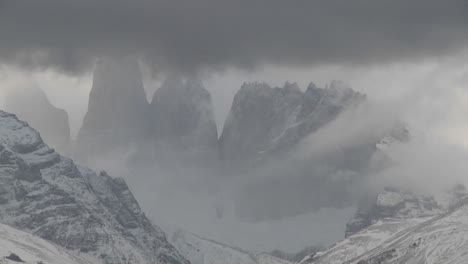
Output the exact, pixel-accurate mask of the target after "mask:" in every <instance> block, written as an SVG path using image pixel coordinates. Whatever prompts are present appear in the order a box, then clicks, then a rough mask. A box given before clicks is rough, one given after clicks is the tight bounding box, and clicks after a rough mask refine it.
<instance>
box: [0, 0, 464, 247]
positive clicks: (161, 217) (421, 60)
mask: <svg viewBox="0 0 468 264" xmlns="http://www.w3.org/2000/svg"><path fill="white" fill-rule="evenodd" d="M466 17H468V14H467V6H466V3H465V1H457V0H454V1H444V2H443V3H442V2H441V1H412V2H411V3H408V2H407V1H384V2H383V3H380V4H376V3H371V2H370V1H360V0H358V1H352V2H350V3H338V2H337V1H316V2H313V3H312V2H300V3H298V4H297V6H291V5H289V4H288V3H286V2H284V1H268V3H267V1H257V2H255V3H251V2H248V1H239V2H226V1H211V0H203V1H197V2H193V3H192V2H190V3H181V2H178V1H156V2H149V1H140V0H138V1H135V2H134V3H130V2H128V3H127V2H126V1H100V2H99V3H96V2H91V1H80V2H79V3H78V2H76V3H72V2H69V1H68V2H63V3H62V2H60V3H59V2H58V1H51V0H47V1H42V2H41V3H32V2H31V3H19V2H15V1H8V0H7V1H1V0H0V36H1V38H2V42H1V43H0V109H2V110H3V109H5V110H6V111H11V112H13V113H15V114H17V115H18V116H19V117H20V118H21V119H24V120H26V121H27V122H28V123H30V125H32V126H33V127H34V128H36V129H38V130H39V132H40V133H41V135H42V137H43V138H44V139H45V140H46V142H47V143H48V144H49V145H51V147H54V148H55V149H57V150H58V151H59V152H61V153H63V154H66V155H68V156H71V157H72V158H73V159H74V160H75V161H76V162H77V163H79V164H83V165H86V166H89V167H91V168H92V169H94V170H96V171H101V170H105V171H107V172H108V173H109V174H111V175H112V176H116V177H122V178H124V179H125V180H126V182H127V184H128V185H129V186H130V189H131V191H132V193H133V195H134V196H135V197H136V198H137V200H138V202H139V203H140V204H141V206H142V207H143V209H144V211H145V213H146V215H147V216H148V217H149V218H150V219H151V220H152V221H153V222H154V223H156V224H157V225H160V226H161V227H162V228H163V230H164V231H166V232H167V233H168V234H169V236H170V234H173V233H175V232H176V231H177V230H178V229H184V230H188V231H190V232H193V233H196V234H199V235H201V236H203V237H206V238H209V239H213V240H216V241H219V242H221V243H226V244H228V245H230V246H235V247H239V248H243V249H245V250H249V251H265V252H270V251H272V250H275V249H280V250H283V251H287V252H297V251H299V250H301V249H303V248H305V247H308V246H316V245H319V246H329V245H331V244H333V243H335V242H337V241H339V240H340V239H342V238H343V236H344V229H345V226H346V223H347V222H348V220H350V219H351V218H352V217H353V215H354V214H355V212H356V206H357V203H358V201H359V199H360V198H361V197H363V196H365V195H367V194H369V193H375V192H379V191H382V190H383V189H384V188H386V187H389V186H391V187H398V188H401V189H405V190H411V191H412V192H415V193H418V194H419V193H420V194H428V195H435V194H440V193H443V192H445V191H447V190H448V189H450V188H451V187H453V186H454V185H455V184H458V183H462V184H468V183H467V181H468V177H467V175H468V165H467V163H466V160H467V159H468V137H467V135H468V118H467V117H468V90H467V84H468V63H467V59H468V53H467V46H466V42H467V38H468V32H467V28H468V27H467V23H466V22H467V20H466ZM65 18H66V19H65ZM84 18H86V19H84ZM123 18H125V19H123ZM395 18H398V19H395ZM122 54H124V55H122ZM124 56H128V57H131V58H133V59H135V61H138V63H135V65H133V66H132V67H136V68H139V69H137V71H141V72H133V71H134V70H135V68H132V67H130V68H129V69H128V71H125V70H122V71H120V72H119V74H116V75H112V76H111V77H109V76H105V77H106V78H109V79H112V78H116V79H117V81H115V80H114V82H113V81H109V82H107V80H104V81H102V79H101V81H102V82H105V83H106V85H105V86H108V87H107V88H109V89H107V90H102V91H104V92H102V93H101V94H100V95H101V97H99V98H98V99H96V98H97V97H94V98H93V92H92V91H93V89H98V88H94V86H99V85H97V83H99V82H98V81H96V79H95V78H94V76H93V75H94V74H95V73H94V71H95V70H96V65H99V61H100V60H102V58H112V57H118V58H120V59H121V57H124ZM118 64H119V62H117V63H116V65H118ZM122 68H125V67H124V66H122ZM119 70H121V69H119ZM126 74H128V75H126ZM130 75H131V76H130ZM129 76H130V77H129ZM135 76H136V77H135ZM170 76H182V77H181V78H182V79H183V81H180V82H179V81H174V82H173V83H176V84H177V85H173V84H171V83H170V82H168V83H169V84H171V85H172V86H171V85H169V84H167V83H166V81H167V80H168V79H169V80H170V78H169V77H170ZM93 78H94V79H93ZM119 78H121V79H119ZM188 80H190V81H188ZM193 80H195V81H193ZM334 80H340V81H342V82H343V83H344V84H346V86H349V87H351V88H352V89H353V90H354V91H355V92H358V93H359V94H362V95H363V96H365V101H364V102H363V103H359V104H351V106H348V105H344V104H343V105H344V106H343V107H342V108H341V105H339V106H340V107H339V111H337V112H336V113H335V112H333V111H334V110H335V109H334V108H332V110H330V112H331V114H330V117H328V116H327V118H324V119H326V122H325V121H324V122H319V125H317V127H316V128H315V127H314V129H313V130H310V131H308V133H306V134H305V135H304V136H302V135H301V138H300V139H299V140H298V141H297V142H296V143H294V144H291V146H288V148H287V149H286V150H284V151H281V152H280V153H279V154H278V153H273V151H272V153H273V154H271V155H270V153H268V151H269V149H268V148H267V149H260V150H258V153H255V155H253V156H247V155H246V158H245V159H246V160H247V161H246V162H245V163H236V162H237V161H234V160H229V159H226V158H220V157H215V158H212V157H210V158H206V159H203V162H199V161H198V160H197V161H194V160H195V159H194V158H193V157H192V158H190V155H186V154H187V153H185V152H184V151H185V149H184V150H182V151H180V150H179V149H178V147H180V146H179V144H178V143H180V142H184V143H186V142H189V143H188V144H189V145H190V144H194V145H196V144H195V143H199V142H201V140H197V139H199V138H197V137H196V136H193V135H192V134H190V133H191V132H192V130H193V131H196V133H195V132H194V134H195V135H198V134H197V133H199V132H200V131H203V129H201V128H200V125H197V124H195V125H193V126H190V129H186V127H188V126H185V125H186V123H191V121H193V120H195V119H197V115H192V112H196V111H198V110H200V109H199V108H197V107H192V105H191V103H192V101H190V100H192V99H193V98H196V100H200V101H202V102H203V107H201V108H203V111H205V110H206V112H208V113H207V114H206V116H204V117H207V116H208V117H209V120H205V121H206V122H205V123H203V124H206V123H210V124H213V123H214V126H215V130H216V132H217V135H218V138H217V139H215V141H216V140H218V142H216V144H218V145H216V146H215V147H214V149H215V150H214V152H215V153H218V151H222V150H220V149H221V148H220V147H219V140H220V139H219V136H221V135H222V133H223V131H224V129H226V127H225V124H226V123H227V122H229V119H228V117H229V116H230V115H233V114H232V113H231V112H232V107H233V103H234V98H235V96H236V95H237V94H238V93H239V91H240V90H242V88H241V87H244V85H246V84H247V88H248V87H249V86H248V85H249V84H251V85H252V83H256V82H259V83H262V85H263V83H265V86H269V88H271V89H270V90H275V89H277V90H278V89H279V90H280V91H281V93H284V94H286V95H285V96H284V98H287V97H288V96H291V97H294V96H296V94H300V96H298V97H300V98H301V100H303V98H306V97H307V96H308V95H306V93H307V90H308V88H309V87H311V85H310V83H311V82H312V83H313V84H314V85H315V86H317V88H319V89H322V88H323V90H326V89H328V88H330V86H331V82H332V81H334ZM102 82H101V83H102ZM289 82H291V83H297V87H298V91H293V92H291V91H289V90H288V89H289V88H290V87H289V88H288V87H287V85H285V83H289ZM134 83H138V85H134ZM187 83H188V84H187ZM165 86H167V87H165ZM179 86H180V87H179ZM252 86H255V85H252ZM187 87H188V88H187ZM194 87H195V88H194ZM181 88H183V89H192V90H190V92H186V91H185V90H183V89H182V92H180V91H177V92H174V94H177V96H175V98H172V97H171V96H172V94H171V93H170V92H172V91H175V89H181ZM136 89H139V90H138V94H136V92H135V90H136ZM164 89H167V90H166V91H165V94H162V95H161V93H160V94H158V93H157V91H162V90H164ZM197 89H198V90H197ZM251 89H252V91H257V90H256V89H258V90H261V88H258V87H253V88H252V87H251ZM291 89H292V88H291ZM294 89H295V88H294ZM118 90H121V91H123V92H122V93H118ZM205 90H206V91H205ZM266 90H268V89H266ZM270 90H268V91H270ZM37 91H43V93H42V92H38V93H40V95H38V93H36V92H37ZM143 91H144V92H143ZM262 91H263V90H262ZM124 93H126V95H125V96H122V94H124ZM168 93H169V94H171V95H170V96H166V97H164V95H167V94H168ZM258 94H259V95H260V96H259V97H258V98H260V99H258V98H254V99H255V100H259V101H260V102H261V103H265V102H264V101H262V100H263V99H265V98H267V99H265V101H266V103H265V105H260V106H258V107H255V106H256V104H255V103H257V101H252V102H253V103H252V102H250V101H246V102H247V103H245V104H242V102H241V104H240V105H241V106H245V107H252V105H253V107H252V108H251V109H250V112H249V113H248V114H252V116H255V114H256V112H255V111H258V112H260V114H259V116H261V117H266V118H265V119H267V118H268V117H271V116H274V115H275V114H276V115H278V116H280V115H279V114H278V113H282V112H280V111H279V112H278V113H277V112H273V114H270V113H267V114H265V115H262V114H263V112H262V110H263V109H269V108H268V107H270V106H271V105H275V103H277V101H278V100H283V99H284V98H283V97H279V98H280V99H278V98H274V99H272V100H271V101H268V100H270V97H269V96H270V95H269V94H268V92H265V94H266V95H265V94H263V93H262V92H259V93H258ZM258 94H254V95H258ZM291 94H292V95H291ZM247 95H249V96H250V94H247ZM90 96H91V97H92V98H90ZM158 96H161V97H162V98H164V99H161V100H160V102H159V104H158V100H157V99H158V98H159V97H158ZM185 96H186V97H187V98H189V99H187V100H186V101H183V103H180V102H179V101H178V100H177V99H180V98H184V100H185V99H186V98H185ZM191 96H192V97H191ZM39 97H40V98H43V100H39V99H38V98H39ZM133 97H135V98H136V97H138V98H137V99H135V100H132V101H133V102H138V103H136V104H134V103H131V102H130V101H131V100H130V99H129V98H133ZM245 97H246V98H247V97H248V96H245ZM272 97H273V96H272ZM18 98H21V100H19V99H18ZM44 98H45V99H44ZM109 98H110V99H109ZM200 98H202V99H200ZM249 98H250V97H249ZM307 98H308V97H307ZM337 98H339V96H337ZM16 99H18V100H16ZM117 99H118V100H117ZM166 99H167V101H165V100H166ZM171 99H174V100H173V101H171ZM244 99H245V98H244ZM308 99H310V98H308ZM308 99H307V100H308ZM334 99H336V98H334ZM92 100H94V101H92ZM106 100H109V101H106ZM246 100H247V99H246ZM284 100H286V99H284ZM304 100H306V99H304ZM39 101H40V103H39V106H37V108H36V103H38V102H39ZM298 101H300V100H298ZM312 101H313V100H312V99H311V102H312ZM331 101H332V102H331V103H330V104H331V105H332V106H333V107H334V106H335V105H333V100H331ZM115 102H118V103H115ZM187 102H188V103H187ZM197 102H198V101H197ZM291 102H292V103H291ZM290 103H291V104H293V103H296V101H294V100H291V101H287V103H285V104H284V105H283V104H279V105H280V106H281V107H284V109H283V108H280V109H282V110H284V112H287V108H288V107H289V106H290V105H289V104H290ZM315 103H316V102H315V101H314V102H312V103H310V104H315ZM317 104H318V103H317ZM337 104H340V103H337ZM91 105H93V106H91ZM101 105H105V107H106V109H105V110H106V111H107V112H106V116H105V117H104V118H101V119H99V118H96V119H95V120H93V122H94V124H97V125H96V126H99V125H101V126H102V127H104V128H105V129H108V130H106V132H105V133H103V135H100V136H102V137H101V138H98V139H96V138H93V139H94V140H95V141H94V142H91V144H90V145H91V146H93V147H95V149H93V151H91V150H90V149H89V148H86V146H85V144H82V142H83V141H80V136H79V135H80V133H81V132H82V131H81V132H80V130H82V129H83V127H85V126H86V121H84V120H86V117H85V116H86V115H87V114H90V112H92V111H90V108H94V109H97V108H99V106H101ZM305 105H306V104H305V103H304V104H300V105H297V106H296V105H294V107H296V108H297V109H299V110H298V112H300V110H303V108H304V106H305ZM197 106H199V105H197ZM275 106H276V105H275ZM45 108H47V109H48V110H50V112H47V111H42V109H45ZM205 108H206V109H205ZM273 108H274V107H273ZM155 109H156V110H155ZM161 109H162V110H161ZM174 109H176V110H174ZM178 109H183V111H182V110H181V112H178V111H177V110H178ZM207 109H208V110H207ZM285 109H286V110H285ZM98 110H99V109H98ZM120 110H122V111H121V112H119V111H120ZM124 110H125V111H124ZM211 110H212V112H210V111H211ZM275 110H276V109H275ZM328 110H329V109H328V108H326V109H325V110H323V112H325V113H326V114H329V113H328V112H327V111H328ZM130 111H135V112H136V114H134V113H132V114H129V115H128V116H127V115H126V114H125V113H127V114H128V112H130ZM151 111H153V112H151ZM184 111H185V112H184ZM267 111H268V110H265V112H267ZM51 112H53V113H54V114H55V113H57V112H61V113H62V112H63V113H65V112H66V114H67V117H66V118H65V117H63V118H62V117H56V116H54V114H51ZM98 112H99V111H98ZM156 112H157V114H159V113H164V114H165V115H166V117H167V116H169V117H170V118H169V120H163V119H164V117H161V119H158V120H156V118H155V116H156V114H155V113H156ZM291 112H293V113H295V112H294V111H291ZM323 112H320V114H323ZM115 113H119V115H118V116H117V115H114V114H115ZM141 113H144V114H141ZM180 113H189V114H190V115H189V114H185V115H184V116H182V117H180V116H179V114H180ZM335 114H336V115H335ZM193 116H195V117H193ZM291 116H293V114H291ZM297 116H301V115H300V114H297ZM297 116H293V117H294V118H296V117H297ZM179 117H180V120H179V119H178V118H179ZM158 118H160V117H158ZM281 118H282V117H278V118H271V119H272V120H274V121H278V120H280V119H281ZM328 118H329V119H330V120H328ZM186 119H188V121H187V120H186ZM201 119H202V118H200V120H201ZM286 119H287V118H286ZM128 120H131V121H134V122H130V121H128ZM155 120H156V121H155ZM161 120H162V121H167V122H162V121H161ZM297 120H299V121H304V120H300V118H297ZM297 120H295V121H297ZM104 121H106V122H104ZM107 121H109V122H107ZM257 121H258V122H253V124H255V126H254V125H252V127H253V128H251V129H250V130H249V128H248V129H247V130H248V131H249V132H252V131H253V132H252V133H255V132H256V131H257V126H258V127H260V126H261V125H262V121H264V120H257ZM293 121H294V120H293ZM308 121H310V120H307V119H306V120H305V122H308ZM313 121H315V120H313ZM278 122H279V121H278ZM288 122H289V121H288ZM288 122H286V121H285V124H287V125H288V126H286V125H285V126H284V127H283V126H279V127H280V128H284V131H283V132H287V130H288V129H290V128H291V127H292V128H294V126H295V125H297V124H298V123H299V122H296V123H294V122H292V121H291V122H289V123H288ZM104 123H105V124H104ZM168 123H169V125H167V124H168ZM200 123H202V122H201V121H200ZM116 124H118V125H116ZM129 124H131V125H129ZM140 124H143V125H141V126H148V127H150V128H148V131H149V132H148V131H146V130H145V133H146V132H147V134H145V135H144V136H141V138H138V139H135V137H134V135H133V134H132V132H128V134H130V135H125V136H126V137H122V138H117V139H115V140H114V141H112V140H110V141H111V142H113V144H114V143H115V146H112V148H109V151H107V150H106V151H104V148H102V147H101V145H99V144H98V143H102V142H103V141H105V140H102V139H109V138H112V136H115V135H116V134H119V133H120V132H122V131H124V130H125V129H129V131H130V130H132V129H135V130H136V129H138V128H136V127H137V126H139V125H140ZM161 124H165V125H167V126H172V127H171V128H173V127H174V128H175V129H174V130H170V129H167V131H169V132H167V131H164V132H165V133H166V134H165V135H164V137H162V136H161V138H163V139H161V138H158V139H157V140H156V139H155V138H157V137H158V136H160V135H159V134H158V133H161V132H160V131H159V130H158V125H159V126H162V125H161ZM55 125H61V127H62V128H63V127H66V129H52V128H53V127H54V126H55ZM281 125H283V124H281ZM102 127H100V128H99V129H101V128H102ZM272 127H273V128H271V129H270V130H268V133H270V132H271V135H270V134H268V133H265V138H266V137H269V136H271V137H272V138H274V140H272V142H273V143H275V140H276V138H275V137H274V136H278V137H277V138H280V136H282V135H283V133H279V134H278V135H277V134H275V132H276V131H275V129H277V127H275V126H274V125H272ZM211 128H212V127H210V129H211ZM99 129H96V130H99ZM145 129H146V128H145ZM184 129H185V130H190V131H183V132H187V133H186V134H182V136H180V137H176V136H174V135H175V134H177V133H176V132H180V130H184ZM52 130H53V131H52ZM162 130H164V129H162ZM258 130H260V129H258ZM266 130H267V129H266ZM57 131H58V132H57ZM102 131H103V130H102ZM109 131H110V132H109ZM93 132H95V131H91V133H90V134H91V137H93V136H94V135H92V133H93ZM63 133H64V134H66V138H67V140H68V141H69V142H67V144H62V143H60V142H61V141H63V139H62V138H61V137H63ZM106 133H107V134H106ZM125 133H127V131H125ZM200 133H202V132H200ZM209 133H211V134H210V135H212V134H214V133H213V131H212V130H210V132H209ZM142 134H143V133H142ZM127 136H128V137H127ZM172 136H174V138H175V139H174V138H172ZM192 136H193V137H192ZM239 137H241V136H239ZM298 137H299V136H298ZM193 138H195V139H193ZM200 138H201V137H200ZM112 139H113V138H112ZM234 139H236V138H235V137H234ZM132 140H134V141H132ZM194 142H195V143H194ZM235 143H236V141H235V140H234V144H233V145H236V144H235ZM247 143H252V144H251V145H253V143H255V142H247ZM180 145H183V144H180ZM207 145H209V144H207ZM247 145H248V144H247ZM271 145H272V146H273V144H271ZM82 146H84V147H83V148H82V150H80V152H81V153H79V151H77V149H78V147H82ZM174 146H176V147H174ZM268 147H270V145H268ZM218 148H219V149H218ZM194 149H195V151H193V153H196V154H195V155H194V156H201V154H199V153H198V152H196V151H198V149H196V147H195V148H194ZM95 150H96V151H95ZM99 151H103V153H94V152H99ZM190 151H192V149H189V151H187V152H190ZM191 153H192V152H190V154H191ZM264 153H267V154H265V155H263V154H264ZM257 154H258V155H257ZM220 156H222V155H220Z"/></svg>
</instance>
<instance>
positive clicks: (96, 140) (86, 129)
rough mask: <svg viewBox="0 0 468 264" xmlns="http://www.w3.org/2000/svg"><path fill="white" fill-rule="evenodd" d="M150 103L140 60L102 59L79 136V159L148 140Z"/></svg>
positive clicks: (77, 143) (122, 58)
mask: <svg viewBox="0 0 468 264" xmlns="http://www.w3.org/2000/svg"><path fill="white" fill-rule="evenodd" d="M148 131H149V124H148V101H147V99H146V94H145V90H144V87H143V80H142V76H141V72H140V68H139V64H138V60H137V59H136V58H133V57H120V58H115V57H114V58H103V59H101V60H100V61H99V62H98V63H97V65H96V69H95V72H94V77H93V87H92V89H91V92H90V95H89V105H88V112H87V113H86V116H85V118H84V120H83V126H82V127H81V130H80V131H79V133H78V137H77V142H76V151H77V154H78V156H79V157H80V158H81V157H83V156H93V155H95V154H96V155H102V154H106V153H109V152H111V151H113V150H117V149H120V150H122V149H125V150H128V149H129V148H132V147H135V146H137V145H138V144H141V143H142V142H144V141H145V140H147V139H149V133H148Z"/></svg>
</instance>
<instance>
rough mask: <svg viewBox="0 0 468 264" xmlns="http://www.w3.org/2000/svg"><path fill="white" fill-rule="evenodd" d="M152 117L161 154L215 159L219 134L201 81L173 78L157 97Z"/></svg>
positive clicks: (208, 96) (159, 91)
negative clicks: (168, 153)
mask: <svg viewBox="0 0 468 264" xmlns="http://www.w3.org/2000/svg"><path fill="white" fill-rule="evenodd" d="M151 116H152V122H151V123H152V126H153V132H154V135H153V138H154V141H155V148H156V149H155V150H156V152H157V153H158V152H161V150H164V151H167V152H169V151H174V152H175V153H178V155H180V154H183V156H187V157H190V158H191V159H192V158H199V157H209V158H210V159H211V160H213V159H214V158H215V156H216V154H217V140H218V132H217V127H216V122H215V117H214V112H213V105H212V101H211V95H210V93H209V92H208V91H207V90H206V89H205V87H204V86H203V83H202V81H201V80H200V79H199V78H197V77H195V76H190V77H183V76H181V75H171V76H169V77H168V78H167V79H166V81H165V82H164V83H163V84H162V86H161V87H160V88H159V89H158V90H157V91H156V92H155V94H154V96H153V100H152V102H151Z"/></svg>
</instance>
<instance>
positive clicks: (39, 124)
mask: <svg viewBox="0 0 468 264" xmlns="http://www.w3.org/2000/svg"><path fill="white" fill-rule="evenodd" d="M5 109H6V110H7V111H10V112H13V113H16V114H17V115H18V116H19V117H20V118H21V119H23V120H25V121H27V122H28V123H29V124H31V125H32V126H34V127H35V128H36V129H37V130H38V131H39V132H40V133H41V136H42V137H43V138H44V139H45V140H46V141H47V142H49V144H50V145H51V146H52V147H54V148H57V149H58V150H59V151H61V152H67V151H68V149H69V145H70V126H69V121H68V114H67V113H66V112H65V111H64V110H62V109H59V108H56V107H54V106H53V105H52V104H51V103H50V101H49V99H48V98H47V96H46V94H45V93H44V91H42V90H41V89H40V88H37V87H30V88H23V89H21V88H17V89H15V90H12V91H10V92H9V93H7V96H6V100H5Z"/></svg>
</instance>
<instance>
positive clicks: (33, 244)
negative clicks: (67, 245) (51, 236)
mask: <svg viewBox="0 0 468 264" xmlns="http://www.w3.org/2000/svg"><path fill="white" fill-rule="evenodd" d="M18 262H23V263H26V264H38V263H47V264H64V263H67V264H91V263H92V262H88V261H86V260H84V259H81V258H78V257H76V256H73V255H72V254H71V252H69V251H67V250H65V249H63V248H61V247H58V246H56V245H54V244H52V243H50V242H48V241H46V240H44V239H41V238H39V237H36V236H34V235H31V234H29V233H26V232H23V231H20V230H17V229H14V228H11V227H9V226H6V225H3V224H0V263H2V264H13V263H18Z"/></svg>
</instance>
